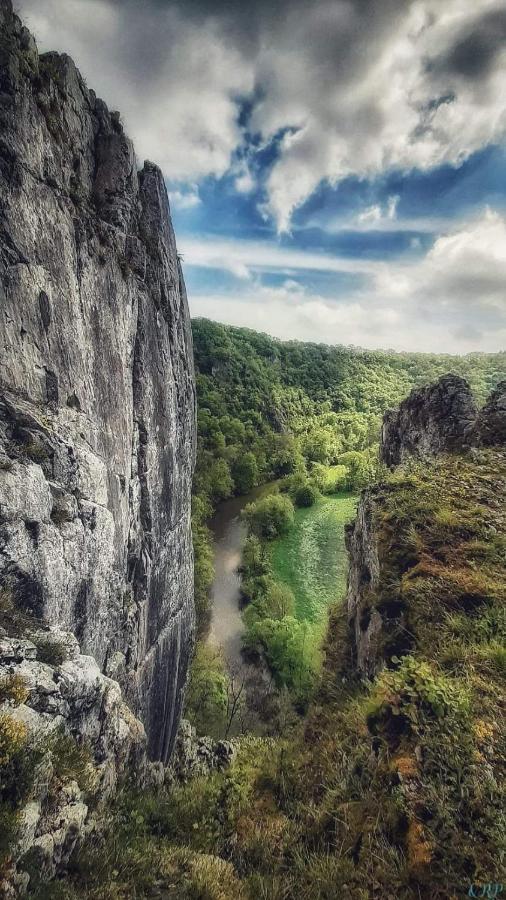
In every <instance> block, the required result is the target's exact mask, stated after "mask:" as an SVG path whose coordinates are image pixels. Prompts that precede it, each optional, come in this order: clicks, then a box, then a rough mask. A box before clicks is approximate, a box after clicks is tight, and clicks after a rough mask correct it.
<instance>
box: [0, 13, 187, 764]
mask: <svg viewBox="0 0 506 900" xmlns="http://www.w3.org/2000/svg"><path fill="white" fill-rule="evenodd" d="M0 196H1V211H0V583H1V584H3V585H7V587H8V588H9V590H10V591H11V592H12V594H13V596H14V599H15V601H16V603H17V604H19V605H21V606H22V607H25V608H28V609H30V610H31V611H32V612H33V613H35V614H36V615H37V616H40V617H44V619H45V620H47V622H48V623H50V624H53V625H58V626H60V627H61V628H63V629H65V630H67V631H69V632H72V633H73V634H74V635H75V636H76V638H77V640H78V642H79V645H80V647H81V650H82V652H83V654H85V655H84V656H82V657H81V656H79V657H77V658H76V659H74V660H69V661H68V662H67V663H65V665H64V666H62V668H61V670H60V673H59V680H58V685H57V689H56V691H55V694H54V697H53V700H51V703H56V705H57V706H58V705H60V704H61V705H62V708H66V706H68V707H69V708H70V707H72V708H75V705H76V698H75V696H74V690H73V687H72V685H74V686H75V685H76V684H79V692H82V691H83V690H84V689H85V687H86V698H87V699H86V703H90V704H91V707H92V708H95V707H96V703H97V702H98V701H97V698H98V697H99V696H100V692H101V690H102V687H104V685H105V683H106V682H102V681H101V678H102V677H103V676H101V675H100V670H102V671H103V672H106V673H108V672H109V671H110V672H111V673H113V674H114V675H115V677H117V678H118V679H120V681H121V685H122V688H123V691H124V694H125V697H126V699H127V700H128V702H129V704H130V705H131V707H132V709H133V710H134V712H135V713H136V714H138V715H139V717H140V718H141V719H142V721H143V722H144V724H145V726H146V731H147V735H148V745H149V753H150V755H151V757H152V758H153V759H160V760H166V759H167V758H168V756H169V755H170V751H171V748H172V744H173V741H174V738H175V734H176V731H177V725H178V719H179V714H180V709H181V703H182V694H183V686H184V682H185V675H186V667H187V661H188V658H189V654H190V651H191V646H192V639H193V638H192V636H193V620H194V613H193V561H192V549H191V537H190V519H189V517H190V488H191V477H192V470H193V462H194V445H195V392H194V378H193V362H192V346H191V334H190V328H189V316H188V308H187V302H186V293H185V287H184V282H183V277H182V273H181V269H180V265H179V261H178V257H177V252H176V244H175V238H174V233H173V229H172V225H171V221H170V217H169V211H168V201H167V193H166V188H165V184H164V180H163V177H162V174H161V172H160V171H159V169H158V168H157V167H156V166H154V165H153V164H152V163H145V165H144V167H143V169H142V170H141V171H140V172H138V171H137V166H136V162H135V154H134V150H133V147H132V144H131V142H130V141H129V139H128V138H127V137H126V135H125V134H124V132H123V128H122V126H121V124H120V121H119V116H118V114H115V113H109V111H108V110H107V107H106V106H105V104H104V103H103V102H102V101H101V100H99V99H97V98H96V96H95V94H94V93H93V91H91V90H88V88H87V87H86V85H85V83H84V81H83V79H82V78H81V76H80V74H79V72H78V71H77V69H76V67H75V65H74V63H73V62H72V60H71V59H70V58H69V57H68V56H65V55H60V54H57V53H49V54H44V55H41V56H39V54H38V53H37V48H36V46H35V42H34V41H33V39H32V38H31V36H30V35H29V33H28V31H27V30H26V29H25V28H23V26H22V24H21V23H20V21H19V19H18V18H17V16H15V15H13V12H12V5H11V2H10V0H0ZM91 657H93V658H94V660H96V663H97V664H98V667H97V666H96V665H95V663H94V662H93V660H92V659H91ZM86 660H88V662H86ZM38 665H40V666H42V664H38ZM25 667H27V668H29V658H28V656H27V658H26V659H25ZM32 674H33V673H32ZM38 675H40V677H41V678H42V681H43V683H44V684H46V675H45V674H44V671H43V669H42V668H40V669H39V670H38ZM38 675H37V677H38ZM34 677H35V675H34ZM101 685H102V687H101ZM114 690H115V689H113V688H112V687H111V686H110V684H109V687H108V688H107V691H106V693H105V695H104V696H106V697H107V698H109V700H108V702H109V701H110V702H112V700H111V697H112V696H113V694H114ZM104 691H105V687H104ZM81 696H82V694H81ZM45 697H46V700H45V702H47V703H49V699H48V694H47V692H46V693H45ZM115 704H116V705H115ZM118 704H119V700H117V702H116V701H114V702H113V708H114V709H116V710H118V709H119V706H118ZM41 714H42V713H41ZM44 714H45V713H44ZM64 714H65V713H64V712H62V715H64ZM115 715H117V718H118V717H119V718H118V722H117V727H118V728H119V722H120V720H121V715H120V714H119V712H118V713H117V714H115ZM91 721H92V720H91V719H90V718H89V717H86V716H84V718H83V720H82V722H81V725H82V726H83V728H85V730H87V732H88V734H91V736H92V737H93V734H94V729H95V725H96V722H97V721H98V720H95V725H93V727H91V725H90V722H91ZM86 723H88V724H86ZM102 737H103V739H104V740H105V742H106V744H107V740H106V739H105V738H104V736H102ZM104 752H105V750H104Z"/></svg>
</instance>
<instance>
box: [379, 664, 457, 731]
mask: <svg viewBox="0 0 506 900" xmlns="http://www.w3.org/2000/svg"><path fill="white" fill-rule="evenodd" d="M391 662H392V663H393V664H395V665H398V666H399V668H398V669H397V670H394V671H385V672H383V673H382V674H381V675H380V677H379V678H378V680H377V682H376V684H375V687H374V690H373V694H372V697H371V700H370V704H369V708H368V715H367V721H368V725H369V728H370V729H371V730H372V731H373V732H374V733H375V732H376V731H377V729H378V728H381V727H383V726H384V727H385V728H386V729H387V730H388V728H392V726H395V729H394V730H395V733H398V731H399V726H400V725H401V724H402V723H401V722H400V721H398V722H397V723H396V722H395V721H394V720H395V718H396V717H399V720H400V719H402V720H404V724H405V726H406V727H407V728H412V729H414V730H415V731H417V732H419V731H420V729H421V728H422V726H424V725H425V726H426V725H427V724H428V723H429V724H430V721H431V720H432V718H433V717H434V716H436V717H438V718H441V717H442V716H444V715H448V714H451V715H453V716H463V715H466V714H467V713H468V712H469V697H468V695H467V693H466V691H465V689H464V688H463V687H461V686H459V685H458V684H457V683H456V682H455V681H454V680H451V679H448V678H446V677H445V676H444V675H442V674H441V673H437V672H435V671H434V669H433V668H432V667H431V666H430V665H429V663H427V662H425V661H423V660H418V659H416V658H415V657H413V656H405V657H404V658H403V659H402V660H399V659H397V657H395V656H394V657H392V660H391Z"/></svg>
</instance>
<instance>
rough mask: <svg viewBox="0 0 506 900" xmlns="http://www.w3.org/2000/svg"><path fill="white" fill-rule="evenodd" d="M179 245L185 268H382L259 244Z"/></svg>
mask: <svg viewBox="0 0 506 900" xmlns="http://www.w3.org/2000/svg"><path fill="white" fill-rule="evenodd" d="M179 245H180V248H181V252H182V253H183V255H184V259H185V262H186V264H187V265H191V266H198V267H203V268H210V269H224V270H227V271H233V269H234V268H235V267H236V266H238V265H242V266H246V267H247V268H248V269H252V270H255V271H258V272H265V271H269V270H272V271H276V272H296V271H300V270H314V271H317V272H336V273H338V272H346V273H351V274H357V275H363V274H366V275H372V274H374V273H376V272H377V271H378V270H379V269H381V268H382V267H383V265H384V263H381V262H376V261H372V260H358V259H349V258H346V257H344V256H343V257H340V256H332V255H330V254H327V253H311V252H308V251H303V250H298V249H291V248H289V247H280V246H278V245H277V244H274V243H267V242H265V243H263V242H261V241H246V240H244V241H241V240H236V241H234V240H232V239H225V238H218V239H212V238H211V239H207V238H202V239H198V238H189V237H183V238H181V240H180V241H179Z"/></svg>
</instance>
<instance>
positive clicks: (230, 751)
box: [165, 719, 235, 782]
mask: <svg viewBox="0 0 506 900" xmlns="http://www.w3.org/2000/svg"><path fill="white" fill-rule="evenodd" d="M234 756H235V746H234V744H233V743H232V741H215V740H213V739H212V738H210V737H197V732H196V730H195V728H194V727H193V725H191V723H190V722H188V721H187V720H186V719H181V723H180V726H179V730H178V733H177V738H176V743H175V745H174V752H173V754H172V757H171V760H170V766H169V768H168V769H167V771H166V776H165V777H166V781H167V780H168V781H171V780H172V779H173V780H175V781H178V782H184V781H187V780H188V779H189V778H201V777H203V776H206V775H209V774H210V773H211V772H217V771H218V772H219V771H220V770H222V769H225V768H226V767H227V766H229V765H230V763H231V762H232V760H233V758H234Z"/></svg>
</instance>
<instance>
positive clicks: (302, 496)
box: [294, 481, 318, 508]
mask: <svg viewBox="0 0 506 900" xmlns="http://www.w3.org/2000/svg"><path fill="white" fill-rule="evenodd" d="M317 500H318V489H317V488H316V487H315V486H314V484H311V482H310V481H306V482H305V483H304V484H301V485H300V486H299V487H298V488H297V490H296V491H295V496H294V502H295V505H296V506H302V507H304V508H306V507H308V506H313V504H314V503H316V501H317Z"/></svg>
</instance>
